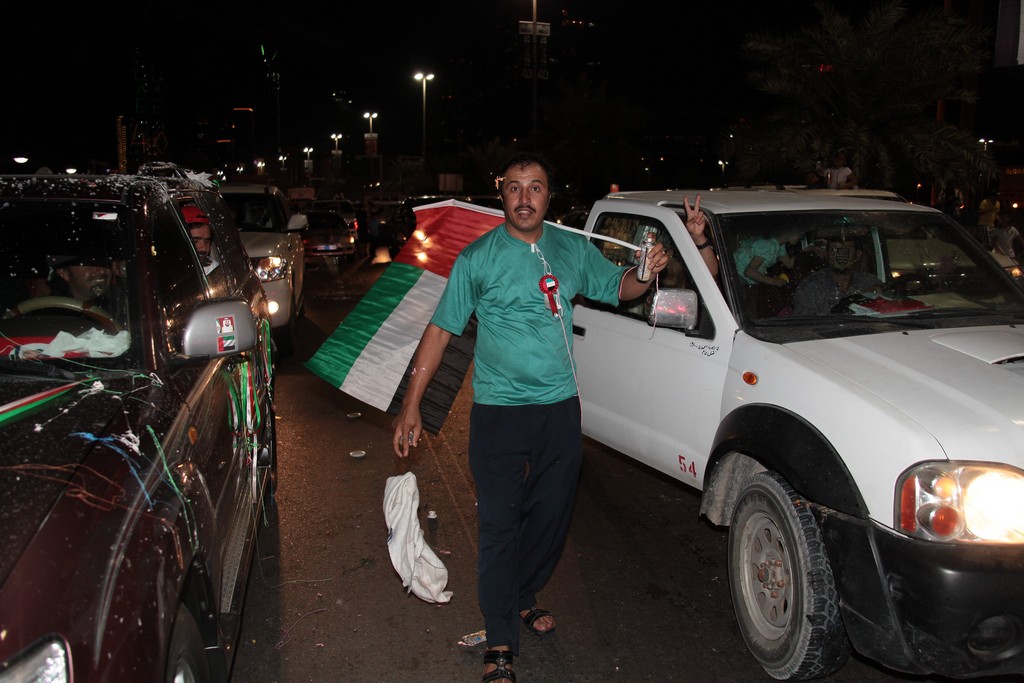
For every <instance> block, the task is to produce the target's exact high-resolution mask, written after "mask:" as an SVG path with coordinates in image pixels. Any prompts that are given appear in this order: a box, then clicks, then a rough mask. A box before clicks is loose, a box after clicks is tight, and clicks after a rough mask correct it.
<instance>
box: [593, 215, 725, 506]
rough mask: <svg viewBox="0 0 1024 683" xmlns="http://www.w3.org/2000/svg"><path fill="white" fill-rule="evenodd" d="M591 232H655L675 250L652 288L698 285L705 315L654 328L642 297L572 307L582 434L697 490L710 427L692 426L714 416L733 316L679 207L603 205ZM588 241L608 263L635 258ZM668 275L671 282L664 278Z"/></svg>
mask: <svg viewBox="0 0 1024 683" xmlns="http://www.w3.org/2000/svg"><path fill="white" fill-rule="evenodd" d="M587 229H588V230H589V231H592V232H593V233H594V235H601V236H607V237H612V238H616V239H618V240H621V241H625V242H628V243H630V244H634V245H635V244H639V243H640V241H641V239H642V237H643V235H644V234H645V233H646V232H647V231H650V230H653V231H654V232H655V233H656V234H657V236H658V238H657V239H658V241H659V242H661V243H662V244H663V245H665V246H666V247H667V248H670V249H671V250H672V252H673V253H672V259H673V262H672V264H671V268H669V269H666V271H665V272H664V273H662V275H661V276H660V277H659V283H658V286H663V285H662V284H661V282H660V281H662V280H664V281H665V282H666V283H667V284H672V285H674V286H685V287H687V288H689V289H693V290H695V291H696V292H697V294H698V299H699V301H700V309H699V316H700V317H701V321H700V322H699V323H698V326H697V329H696V330H693V331H686V330H678V329H670V328H667V327H658V326H657V324H655V325H654V326H653V327H652V326H651V325H648V323H647V319H646V317H645V312H644V306H645V301H646V300H645V299H643V298H642V299H639V300H637V301H633V302H622V303H620V305H619V306H617V307H611V306H602V305H595V304H593V303H592V302H582V303H579V304H577V305H576V306H575V308H574V313H573V345H574V352H575V357H576V363H577V375H578V380H579V388H580V397H581V402H582V405H583V432H584V434H586V435H587V436H590V437H592V438H594V439H596V440H597V441H600V442H601V443H604V444H607V445H609V446H611V447H613V448H615V449H617V450H619V451H622V452H623V453H625V454H627V455H629V456H631V457H633V458H635V459H637V460H639V461H641V462H643V463H645V464H647V465H650V466H651V467H654V468H655V469H657V470H659V471H661V472H665V473H666V474H669V475H670V476H673V477H675V478H677V479H681V480H684V481H685V482H686V483H688V484H690V485H692V486H696V487H698V488H700V487H701V485H702V482H703V477H704V465H705V464H706V462H707V458H708V455H709V451H710V449H711V445H712V443H711V441H712V438H713V430H708V429H694V428H692V425H695V424H708V423H711V424H717V423H718V422H719V419H720V414H721V406H722V387H723V386H724V385H725V375H726V373H727V372H728V367H729V363H728V359H729V355H730V351H731V349H732V340H733V335H734V333H735V331H736V324H735V321H734V319H733V318H732V316H731V314H730V313H729V310H728V307H727V306H726V304H725V300H724V299H723V297H722V295H721V293H720V291H719V288H718V286H717V284H716V282H715V279H714V278H713V277H712V276H711V274H710V273H709V272H708V270H707V267H706V266H705V265H704V263H703V261H702V260H701V257H700V253H699V252H698V251H697V249H696V247H695V246H694V244H693V240H692V239H691V238H690V237H689V235H688V233H687V232H686V230H685V226H684V225H683V222H682V220H681V219H680V217H679V216H678V215H677V214H676V213H675V212H673V211H671V210H668V209H664V208H661V207H657V206H652V205H643V204H639V203H630V202H619V201H617V202H614V204H613V205H611V206H609V205H608V204H607V203H604V204H602V203H601V202H599V203H598V204H597V205H595V210H594V211H593V212H592V213H591V216H590V220H589V221H588V228H587ZM594 242H595V244H596V245H597V246H598V248H599V249H601V251H602V253H604V255H605V256H606V258H609V259H610V260H611V261H613V262H615V263H617V264H619V265H633V264H634V262H635V259H634V255H633V252H634V249H633V248H625V247H622V246H620V245H617V244H615V243H613V242H609V241H602V240H599V239H597V238H594ZM626 277H634V275H633V274H632V273H628V274H627V275H626ZM669 277H672V278H674V279H675V282H671V283H668V282H667V281H668V279H669Z"/></svg>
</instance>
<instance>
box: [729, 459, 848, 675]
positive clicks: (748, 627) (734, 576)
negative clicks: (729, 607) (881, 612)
mask: <svg viewBox="0 0 1024 683" xmlns="http://www.w3.org/2000/svg"><path fill="white" fill-rule="evenodd" d="M729 587H730V591H731V593H732V601H733V609H734V611H735V613H736V620H737V622H738V624H739V627H740V632H741V634H742V635H743V640H744V641H745V643H746V645H747V649H749V650H750V653H751V654H752V655H753V656H754V658H755V659H756V660H757V661H758V663H759V664H760V665H761V666H762V667H763V668H764V670H765V672H767V673H768V675H769V676H771V677H772V678H776V679H778V680H784V681H802V680H809V679H813V678H821V677H823V676H827V675H829V674H831V673H834V672H836V671H838V670H839V669H841V668H842V667H843V665H844V664H845V663H846V660H847V659H848V658H849V655H850V641H849V639H848V638H847V636H846V630H845V629H844V627H843V621H842V615H841V614H840V611H839V595H838V593H837V592H836V587H835V580H834V578H833V576H832V567H831V565H830V564H829V560H828V555H827V554H826V552H825V546H824V543H823V541H822V537H821V529H820V528H819V527H818V523H817V521H816V520H815V519H814V515H813V514H812V512H811V510H810V509H809V507H808V506H807V504H806V503H805V501H804V500H803V499H802V498H801V497H800V496H798V495H797V494H796V492H794V491H793V488H792V487H791V486H790V485H789V484H788V483H787V482H786V480H785V479H783V478H782V477H781V476H780V475H778V474H776V473H774V472H761V473H758V474H755V475H754V476H752V477H750V479H749V480H748V481H747V482H746V484H745V485H744V487H743V490H742V491H741V493H740V496H739V499H738V501H737V503H736V508H735V510H734V511H733V515H732V525H731V527H730V528H729Z"/></svg>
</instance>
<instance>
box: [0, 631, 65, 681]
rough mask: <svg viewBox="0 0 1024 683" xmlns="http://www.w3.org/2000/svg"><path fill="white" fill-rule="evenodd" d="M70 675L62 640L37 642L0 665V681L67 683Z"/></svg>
mask: <svg viewBox="0 0 1024 683" xmlns="http://www.w3.org/2000/svg"><path fill="white" fill-rule="evenodd" d="M70 676H71V672H70V671H69V669H68V652H67V647H66V646H65V644H64V641H63V640H56V639H55V640H45V641H42V642H37V643H36V644H35V645H33V646H32V647H30V648H29V649H28V650H26V651H25V652H23V653H22V654H21V655H19V656H18V657H17V658H16V659H13V660H11V661H8V662H6V663H4V664H2V665H0V683H20V682H21V681H31V682H32V683H68V681H69V680H70Z"/></svg>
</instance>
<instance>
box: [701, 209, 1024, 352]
mask: <svg viewBox="0 0 1024 683" xmlns="http://www.w3.org/2000/svg"><path fill="white" fill-rule="evenodd" d="M716 222H717V223H718V227H719V228H720V233H721V235H722V236H723V237H722V238H721V239H720V242H721V243H720V244H719V245H718V246H719V254H720V258H721V264H722V267H721V278H722V279H723V287H724V288H725V290H726V291H727V292H728V293H729V295H730V296H731V298H732V301H733V309H734V311H735V312H736V313H737V319H738V320H739V321H740V323H741V324H742V325H743V326H744V327H745V328H746V329H747V330H748V331H751V332H752V333H755V334H758V333H760V334H771V333H770V332H767V331H765V328H771V327H776V328H779V327H787V328H790V329H791V330H800V329H801V328H803V331H804V332H807V331H808V329H810V328H813V329H814V330H815V331H817V332H820V331H821V330H822V329H825V327H827V326H828V325H831V324H835V325H837V326H838V327H835V329H834V330H833V332H831V333H826V334H830V335H833V336H834V335H841V334H843V333H844V331H846V332H849V333H854V332H853V331H854V330H862V329H863V325H862V323H864V322H867V321H885V322H886V323H887V324H889V325H892V324H913V325H915V326H920V327H929V326H936V327H939V326H951V325H966V324H971V321H972V320H974V321H977V319H978V317H979V316H1004V317H1018V318H1019V317H1020V316H1022V315H1024V293H1022V292H1021V290H1020V289H1019V288H1018V287H1017V286H1016V285H1015V284H1014V283H1013V281H1012V280H1011V279H1009V278H1008V277H1006V275H1005V273H1003V272H1002V270H1001V269H1000V268H999V266H998V264H995V263H993V262H992V260H991V258H990V257H989V256H988V254H987V253H986V252H985V251H984V250H983V248H982V247H981V245H980V244H978V243H977V242H976V241H975V240H974V239H972V238H971V237H970V236H969V235H967V234H966V233H965V232H964V231H963V230H961V229H960V228H959V227H958V226H957V225H956V224H954V223H953V222H952V221H951V220H949V219H948V218H947V217H945V216H944V215H943V214H938V213H935V212H927V211H877V210H875V211H800V212H766V213H751V214H730V215H723V216H720V217H718V218H717V219H716ZM851 322H853V323H854V326H852V327H851V325H850V324H851Z"/></svg>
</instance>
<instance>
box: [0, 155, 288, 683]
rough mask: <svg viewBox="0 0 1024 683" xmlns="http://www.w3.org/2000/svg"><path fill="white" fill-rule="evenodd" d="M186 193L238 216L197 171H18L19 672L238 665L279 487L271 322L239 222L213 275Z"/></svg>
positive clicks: (2, 492) (218, 233)
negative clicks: (255, 564) (258, 543)
mask: <svg viewBox="0 0 1024 683" xmlns="http://www.w3.org/2000/svg"><path fill="white" fill-rule="evenodd" d="M186 204H194V205H197V206H198V207H200V208H201V210H202V211H203V212H204V213H205V214H207V215H209V216H211V217H213V216H217V217H219V218H220V219H223V217H225V216H226V215H227V214H228V209H227V207H226V206H225V205H224V203H223V200H222V199H221V197H220V195H219V194H218V193H217V191H216V190H215V189H214V188H213V187H212V186H211V185H209V184H205V185H204V184H201V183H197V182H193V181H191V180H188V179H182V178H173V177H155V176H138V175H132V176H129V175H115V176H65V175H45V176H2V177H0V235H2V236H3V242H4V263H5V267H4V269H3V272H2V273H0V296H2V302H0V310H2V313H0V355H2V357H3V359H2V361H0V443H2V444H3V447H2V448H0V496H2V497H3V500H4V501H5V502H4V505H2V506H0V527H2V528H3V530H4V543H3V544H2V547H0V632H2V637H0V680H2V681H49V682H53V683H70V682H71V681H74V682H75V683H99V682H101V681H103V682H108V681H219V682H224V681H226V680H227V679H228V676H229V673H230V670H231V666H232V662H233V658H234V653H235V651H236V645H237V639H238V633H239V626H240V623H241V610H242V605H243V599H244V594H245V588H246V583H247V580H248V577H249V574H250V568H251V566H252V558H253V555H254V549H255V536H256V532H257V529H258V525H259V524H260V522H261V520H262V519H264V518H265V517H264V515H265V512H269V511H270V508H269V507H265V506H266V505H267V504H268V503H271V502H272V488H273V480H274V468H275V458H276V441H275V414H274V402H273V397H272V391H273V372H274V361H273V354H272V349H271V347H272V344H271V333H270V315H269V312H268V305H267V298H266V294H265V292H264V291H263V287H262V286H261V284H260V281H259V278H258V277H257V275H256V273H255V272H254V271H253V269H252V266H251V264H250V262H249V260H248V258H247V256H246V253H245V250H244V248H243V247H242V244H241V242H240V240H239V236H238V234H237V232H235V231H234V230H233V229H232V230H227V229H224V227H223V226H224V225H225V223H224V221H223V220H218V221H216V222H215V224H214V228H213V238H214V240H215V244H216V246H217V250H218V264H217V266H216V268H215V269H214V270H213V271H211V273H209V274H207V273H205V272H204V268H203V267H202V265H201V262H200V259H199V255H198V253H197V251H196V249H195V247H194V246H193V242H192V240H191V238H190V234H189V231H188V229H187V226H186V223H185V221H184V219H183V216H182V207H183V206H185V205H186ZM218 224H219V227H218ZM86 275H88V277H87V278H86V279H85V281H86V282H88V284H89V287H88V288H87V291H86V290H82V289H81V288H80V287H77V284H78V283H80V282H81V281H82V280H83V278H85V276H86ZM65 284H66V285H68V286H67V288H66V289H65V288H64V287H63V286H64V285H65ZM267 519H269V517H267Z"/></svg>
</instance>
